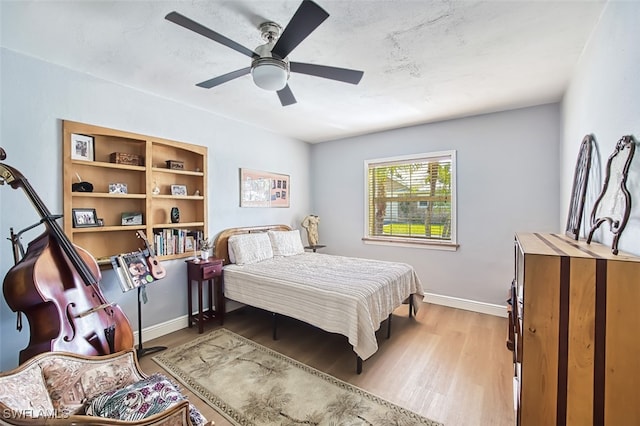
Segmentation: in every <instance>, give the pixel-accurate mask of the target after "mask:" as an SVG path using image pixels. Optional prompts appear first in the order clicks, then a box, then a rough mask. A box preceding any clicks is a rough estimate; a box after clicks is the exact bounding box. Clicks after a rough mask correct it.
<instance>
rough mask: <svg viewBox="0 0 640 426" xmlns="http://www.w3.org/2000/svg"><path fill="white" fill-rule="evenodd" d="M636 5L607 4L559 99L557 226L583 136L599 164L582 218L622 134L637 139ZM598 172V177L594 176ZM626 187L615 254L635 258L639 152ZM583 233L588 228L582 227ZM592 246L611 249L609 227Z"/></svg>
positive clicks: (639, 250) (639, 231)
mask: <svg viewBox="0 0 640 426" xmlns="http://www.w3.org/2000/svg"><path fill="white" fill-rule="evenodd" d="M638 17H640V2H637V1H636V2H632V1H613V2H612V1H610V2H609V3H608V4H607V6H606V8H605V10H604V12H603V14H602V17H601V19H600V22H599V24H598V26H597V27H596V29H595V30H594V32H593V35H592V37H591V40H590V42H589V44H588V45H587V47H586V49H585V51H584V53H583V55H582V58H581V61H580V64H578V67H577V68H576V74H575V76H574V78H573V79H572V81H571V85H570V87H569V90H568V91H567V93H566V95H565V98H564V100H563V105H562V112H563V117H564V119H563V120H564V123H563V128H564V133H563V137H562V174H561V177H562V180H561V182H562V185H561V188H562V198H561V206H562V210H561V216H560V221H561V223H562V224H563V225H564V223H565V221H566V215H567V211H568V206H569V198H570V193H571V191H570V190H571V185H572V180H573V171H574V168H575V163H576V159H577V156H578V148H579V146H580V142H581V141H582V138H583V137H584V136H585V135H586V134H593V135H594V137H595V139H596V143H597V148H598V152H599V162H598V163H596V166H597V167H596V168H595V173H593V174H592V175H591V176H592V177H593V179H592V180H591V183H592V185H590V187H589V194H590V197H589V198H588V203H587V205H586V206H585V213H587V219H588V216H589V215H590V214H591V210H592V208H593V202H594V201H595V199H596V198H597V195H598V194H599V193H600V190H601V188H602V183H603V181H604V170H605V165H606V161H607V159H608V157H609V156H610V155H611V153H612V152H613V150H614V147H615V145H616V142H617V141H618V140H619V139H620V138H621V137H622V136H624V135H633V136H634V137H635V139H636V140H637V141H638V140H640V47H639V46H638V40H640V25H638ZM598 170H599V171H600V174H598V173H597V172H598ZM627 188H628V189H629V191H630V192H631V198H632V204H631V205H632V208H631V216H630V219H629V222H628V224H627V226H626V228H625V229H624V231H623V233H622V236H621V238H620V242H619V248H620V250H623V251H627V252H630V253H633V254H635V255H640V147H639V146H638V144H636V153H635V156H634V159H633V161H632V163H631V169H630V173H629V178H628V181H627ZM587 229H588V228H587ZM595 236H596V238H595V240H596V241H601V242H603V243H604V244H607V245H610V244H611V233H610V232H609V228H608V226H607V225H606V224H605V225H603V226H601V228H600V229H599V231H598V233H597V234H596V235H595Z"/></svg>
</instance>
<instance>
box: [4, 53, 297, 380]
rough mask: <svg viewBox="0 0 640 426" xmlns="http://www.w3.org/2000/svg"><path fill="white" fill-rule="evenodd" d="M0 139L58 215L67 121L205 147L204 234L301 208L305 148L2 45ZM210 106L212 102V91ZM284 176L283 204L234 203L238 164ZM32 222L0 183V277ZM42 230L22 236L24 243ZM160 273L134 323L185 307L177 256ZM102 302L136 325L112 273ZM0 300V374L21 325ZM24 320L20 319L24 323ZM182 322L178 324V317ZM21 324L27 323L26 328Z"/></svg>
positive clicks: (128, 297)
mask: <svg viewBox="0 0 640 426" xmlns="http://www.w3.org/2000/svg"><path fill="white" fill-rule="evenodd" d="M0 52H1V53H0V54H1V57H0V61H1V68H0V73H1V74H0V77H1V83H2V85H1V90H2V99H1V104H0V106H1V108H2V118H1V120H2V121H1V125H2V128H1V133H0V135H1V145H2V147H3V148H4V149H5V150H6V151H7V155H8V158H7V159H6V160H5V161H4V163H5V164H7V165H10V166H13V167H15V168H16V169H18V170H19V171H20V172H22V174H23V175H24V176H25V177H26V178H27V179H28V181H29V182H30V183H31V185H32V186H33V187H34V189H35V190H36V191H37V193H38V194H39V196H40V198H42V200H43V201H44V203H45V205H46V206H47V207H48V208H49V210H50V211H51V212H53V213H58V212H61V211H62V192H61V188H62V167H61V164H62V157H61V156H62V127H61V120H63V119H68V120H73V121H80V122H85V123H90V124H96V125H100V126H106V127H112V128H116V129H121V130H127V131H131V132H136V133H142V134H147V135H154V136H159V137H163V138H167V139H173V140H178V141H184V142H188V143H192V144H197V145H204V146H207V147H208V148H209V165H208V166H209V167H208V168H209V184H208V185H209V200H210V204H209V231H210V234H211V235H215V234H217V233H218V232H219V231H220V230H222V229H224V228H230V227H236V226H244V225H260V224H270V223H285V224H289V225H292V226H294V227H299V223H300V222H301V221H302V219H303V218H304V216H306V215H307V214H308V212H309V206H310V196H309V193H310V191H309V190H310V186H309V182H310V176H309V154H310V150H309V145H308V144H307V143H303V142H300V141H297V140H293V139H289V138H285V137H281V136H277V135H274V134H271V133H268V132H265V131H264V130H261V129H257V128H253V127H249V126H246V125H243V124H240V123H238V122H235V121H231V120H227V119H224V118H221V117H218V116H215V115H212V114H209V113H206V112H204V111H202V110H199V109H194V108H191V107H188V106H185V105H181V104H178V103H175V102H172V101H169V100H166V99H162V98H158V97H156V96H153V95H150V94H145V93H142V92H139V91H136V90H132V89H130V88H126V87H123V86H119V85H116V84H113V83H110V82H107V81H104V80H99V79H96V78H93V77H91V76H88V75H86V74H82V73H79V72H75V71H71V70H69V69H65V68H61V67H58V66H55V65H52V64H48V63H45V62H42V61H39V60H36V59H33V58H29V57H26V56H23V55H21V54H18V53H15V52H12V51H8V50H6V49H2V50H1V51H0ZM211 102H216V98H215V94H213V93H212V94H211ZM240 167H247V168H251V169H256V170H266V171H270V172H277V173H284V174H288V175H290V177H291V208H288V209H287V208H284V209H283V208H274V209H265V208H240V207H239V196H238V190H239V168H240ZM39 219H40V218H39V217H38V216H37V213H36V211H35V210H34V208H33V207H32V206H31V204H30V202H29V201H28V199H27V197H26V196H25V194H24V193H23V191H22V190H17V191H16V190H13V189H11V188H10V187H8V186H3V187H0V253H1V256H0V276H2V277H4V276H5V274H6V272H7V271H8V270H9V269H10V268H11V267H12V266H13V257H12V254H11V245H10V243H9V242H8V241H7V240H6V238H7V237H8V236H9V228H11V227H13V228H14V229H15V230H20V229H23V228H25V227H27V226H29V225H31V224H32V223H35V222H37V221H38V220H39ZM40 232H42V227H39V228H38V231H37V232H30V233H27V234H25V236H24V238H23V241H24V242H25V243H27V242H29V241H30V240H31V239H33V238H34V237H35V236H36V235H37V234H39V233H40ZM164 265H165V266H166V267H167V269H168V276H167V277H166V278H165V279H163V280H162V281H159V282H157V283H154V284H153V285H152V286H149V288H148V294H149V303H147V304H146V305H144V306H143V320H144V321H143V328H147V327H149V326H152V325H155V324H159V323H162V322H166V321H170V320H173V319H175V318H178V317H180V316H184V315H186V313H187V301H186V291H185V290H186V284H185V281H186V280H185V277H186V268H185V264H184V262H183V261H180V260H176V261H170V262H164ZM103 274H104V276H103V278H104V279H103V281H102V289H103V292H104V294H105V296H106V298H107V299H108V300H110V301H115V302H117V303H118V304H120V305H121V306H122V308H123V310H124V311H125V313H126V314H127V316H128V317H129V319H130V321H131V322H132V326H133V327H134V329H136V328H137V298H136V294H135V293H134V292H131V293H126V294H122V293H121V292H120V289H119V286H118V284H117V283H116V282H115V277H114V274H113V272H112V271H109V270H106V271H104V272H103ZM1 299H2V300H1V301H0V346H1V348H0V370H6V369H7V368H10V367H14V366H15V365H17V360H18V351H19V350H20V349H22V348H24V347H26V346H27V342H28V335H29V331H28V329H27V330H23V331H22V332H21V333H18V332H17V331H16V329H15V324H16V316H15V314H14V313H13V312H12V311H11V309H10V308H9V307H8V306H7V304H6V301H5V299H4V297H2V298H1ZM25 326H27V322H26V319H25ZM185 326H186V323H185ZM27 328H28V327H27Z"/></svg>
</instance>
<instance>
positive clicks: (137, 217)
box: [121, 212, 142, 226]
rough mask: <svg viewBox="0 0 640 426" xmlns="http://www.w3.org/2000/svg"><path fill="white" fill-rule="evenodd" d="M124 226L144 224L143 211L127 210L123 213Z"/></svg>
mask: <svg viewBox="0 0 640 426" xmlns="http://www.w3.org/2000/svg"><path fill="white" fill-rule="evenodd" d="M121 223H122V226H129V225H142V213H140V212H126V213H122V222H121Z"/></svg>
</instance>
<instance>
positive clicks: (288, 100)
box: [277, 84, 297, 106]
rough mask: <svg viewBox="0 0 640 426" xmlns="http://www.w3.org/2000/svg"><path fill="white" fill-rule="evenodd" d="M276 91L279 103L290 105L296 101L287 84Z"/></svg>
mask: <svg viewBox="0 0 640 426" xmlns="http://www.w3.org/2000/svg"><path fill="white" fill-rule="evenodd" d="M277 93H278V97H279V98H280V103H281V104H282V106H287V105H292V104H295V103H296V102H297V101H296V98H295V96H293V92H292V91H291V89H290V88H289V85H288V84H287V85H286V86H284V89H281V90H278V92H277Z"/></svg>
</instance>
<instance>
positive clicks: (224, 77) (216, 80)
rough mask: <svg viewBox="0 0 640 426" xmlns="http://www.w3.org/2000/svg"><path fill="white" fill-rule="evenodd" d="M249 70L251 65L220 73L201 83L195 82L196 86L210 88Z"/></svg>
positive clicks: (245, 73)
mask: <svg viewBox="0 0 640 426" xmlns="http://www.w3.org/2000/svg"><path fill="white" fill-rule="evenodd" d="M250 72H251V67H247V68H242V69H239V70H235V71H231V72H230V73H227V74H224V75H221V76H219V77H215V78H212V79H211V80H207V81H203V82H202V83H198V84H196V86H198V87H203V88H205V89H211V88H212V87H215V86H218V85H220V84H222V83H226V82H227V81H230V80H233V79H234V78H238V77H242V76H243V75H247V74H249V73H250Z"/></svg>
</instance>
